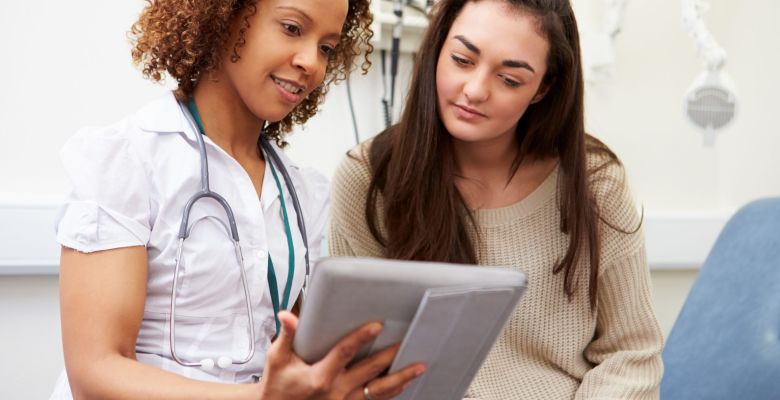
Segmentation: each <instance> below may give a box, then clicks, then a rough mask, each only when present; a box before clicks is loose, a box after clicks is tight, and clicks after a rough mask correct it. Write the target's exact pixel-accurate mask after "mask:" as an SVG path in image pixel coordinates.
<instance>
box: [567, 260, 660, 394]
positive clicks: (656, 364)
mask: <svg viewBox="0 0 780 400" xmlns="http://www.w3.org/2000/svg"><path fill="white" fill-rule="evenodd" d="M649 281H650V277H649V272H648V270H647V261H646V257H645V251H644V247H643V248H642V249H641V250H640V251H638V252H635V253H633V254H630V255H628V256H626V257H624V258H623V259H621V260H619V261H618V262H617V263H616V264H615V265H611V266H608V268H607V269H606V271H605V272H604V273H603V274H602V275H601V277H600V279H599V295H598V311H597V312H598V317H597V328H596V336H595V337H594V340H593V341H592V342H591V343H590V344H589V345H588V347H587V348H586V349H585V352H584V355H585V358H586V359H587V360H588V361H590V362H591V363H593V364H596V366H595V367H594V368H593V369H591V370H590V371H589V372H588V373H586V374H585V376H584V377H583V379H582V383H581V385H580V387H579V390H578V391H577V394H576V396H575V399H657V398H658V396H659V394H658V385H659V383H660V380H661V375H662V374H663V364H662V363H661V350H662V348H663V336H662V333H661V330H660V328H659V326H658V322H657V321H656V319H655V314H654V312H653V308H652V299H651V294H650V284H649Z"/></svg>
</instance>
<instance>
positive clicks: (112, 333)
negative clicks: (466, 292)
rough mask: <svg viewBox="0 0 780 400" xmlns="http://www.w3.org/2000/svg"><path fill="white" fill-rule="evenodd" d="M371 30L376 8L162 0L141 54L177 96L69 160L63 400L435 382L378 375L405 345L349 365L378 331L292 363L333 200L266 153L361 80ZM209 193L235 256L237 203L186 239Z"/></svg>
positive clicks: (320, 183) (390, 388)
mask: <svg viewBox="0 0 780 400" xmlns="http://www.w3.org/2000/svg"><path fill="white" fill-rule="evenodd" d="M370 23H371V15H370V12H369V5H368V0H259V1H253V0H246V1H242V0H218V1H217V0H151V1H149V4H148V6H147V7H146V9H145V10H144V11H143V13H142V14H141V16H140V18H139V20H138V21H137V22H136V24H135V25H134V26H133V30H132V36H133V39H134V48H133V58H134V60H135V61H136V62H137V63H139V64H140V65H141V66H142V68H143V72H144V75H146V76H147V77H150V78H152V79H153V80H155V81H158V80H160V79H161V78H162V77H163V75H165V74H167V75H169V76H170V77H172V78H173V79H174V80H175V81H176V82H177V83H178V87H177V89H176V90H175V92H174V93H169V94H167V95H166V96H164V97H163V98H161V99H158V100H156V101H154V102H152V103H151V104H149V105H147V106H146V107H144V108H142V109H141V110H139V111H137V112H135V113H134V114H132V115H130V116H129V117H128V118H126V119H124V120H122V121H121V122H119V123H116V124H114V125H112V126H109V127H105V128H97V129H85V130H83V131H81V132H79V133H78V134H77V135H75V136H74V137H73V138H72V139H71V140H70V141H69V142H68V144H67V145H66V146H65V148H64V150H63V152H62V157H63V162H64V164H65V169H66V171H67V173H68V174H69V176H70V178H71V181H72V183H73V191H72V193H71V195H70V197H69V199H68V201H67V203H66V205H65V207H64V208H63V211H62V216H61V219H60V221H59V225H58V233H57V240H58V241H59V242H60V243H61V244H62V246H63V249H62V258H61V275H60V285H61V312H62V335H63V347H64V352H65V364H66V370H67V380H65V379H61V381H60V384H59V386H58V388H57V391H56V392H55V395H54V396H53V397H54V398H69V397H71V395H73V397H76V398H100V399H103V398H108V399H117V398H145V399H199V398H203V399H205V398H209V399H265V400H269V399H331V400H335V399H351V400H355V399H358V400H359V399H363V398H364V397H365V396H366V393H368V395H369V396H373V398H375V399H383V400H384V399H389V398H391V397H393V396H395V395H397V394H399V393H400V392H401V390H402V388H403V386H404V384H406V383H407V382H408V381H409V380H410V379H411V378H413V377H414V376H415V375H417V374H419V373H421V369H420V368H421V366H419V365H418V366H412V367H409V368H407V369H405V370H402V371H399V372H398V373H395V374H392V375H388V376H386V377H377V376H378V375H379V374H380V373H381V372H382V371H383V370H385V369H386V368H387V367H388V366H389V364H390V362H392V360H393V357H394V353H395V351H396V348H389V349H387V350H386V351H384V352H380V353H377V355H375V356H373V357H371V358H368V359H366V360H364V361H361V362H359V363H357V364H354V365H351V366H349V368H347V367H346V365H347V363H348V362H349V361H350V359H351V358H352V356H353V355H354V354H355V353H356V352H357V350H358V349H359V348H360V347H361V346H362V345H363V344H366V343H368V342H370V341H371V340H372V339H373V338H375V337H376V335H377V334H378V331H379V329H380V328H381V327H380V325H379V324H377V323H372V324H367V325H366V326H364V327H362V328H361V329H358V330H357V331H356V332H354V333H353V334H351V335H350V336H348V337H346V338H345V339H343V340H342V342H340V343H339V344H338V345H337V346H336V347H335V348H334V349H333V350H332V351H331V352H330V353H329V354H328V355H327V356H326V357H325V358H324V359H323V360H322V361H321V362H319V363H316V364H314V365H308V364H306V363H304V362H303V361H302V360H301V359H299V358H298V357H296V355H295V354H294V353H293V352H292V345H291V344H292V338H293V334H294V331H295V327H296V323H297V320H296V319H295V317H294V316H293V315H292V314H290V313H286V312H284V311H280V309H281V310H284V309H285V308H286V307H287V306H288V305H292V304H293V303H294V302H295V299H296V297H298V293H299V292H300V291H301V287H302V284H303V277H304V274H305V272H306V267H305V253H306V252H307V251H308V253H309V254H310V255H311V257H312V259H314V258H316V256H317V255H318V254H319V252H320V250H319V247H320V242H321V240H320V239H321V237H322V234H323V230H324V226H325V215H326V214H327V211H326V210H327V204H328V201H327V197H328V196H327V194H328V193H327V184H326V183H325V182H324V180H323V179H322V178H321V177H319V176H313V175H312V174H309V173H307V172H306V171H303V170H300V169H298V168H297V167H295V165H294V164H292V162H291V161H290V160H288V159H287V158H286V157H285V156H284V155H283V154H280V155H279V157H280V160H279V161H276V162H271V161H270V160H271V158H273V156H272V155H270V156H269V154H272V153H270V152H271V151H272V150H274V149H276V151H279V149H278V146H277V144H278V145H282V144H283V142H284V134H285V133H286V132H287V131H289V130H290V128H291V126H292V124H299V123H303V122H305V121H306V120H307V119H308V118H309V117H311V116H312V115H313V114H314V113H315V112H316V111H317V105H318V104H319V102H320V101H321V100H322V96H323V95H324V93H325V92H326V90H327V87H328V84H329V83H331V82H332V81H333V80H336V79H342V78H344V76H345V74H346V73H348V72H349V70H350V69H352V66H353V61H354V60H355V59H356V57H357V56H358V55H359V54H360V50H361V49H362V48H363V47H364V46H365V45H366V44H367V43H366V42H367V40H368V38H369V37H370V35H371V32H370V30H369V29H368V26H369V24H370ZM117 95H121V94H117ZM266 125H267V126H266ZM264 126H266V127H265V128H264ZM261 141H262V142H261ZM274 142H275V144H273V143H274ZM261 144H262V146H261ZM265 144H268V145H269V146H271V147H270V149H269V147H268V146H266V145H265ZM200 152H205V154H206V155H207V160H208V168H207V169H206V171H208V172H207V174H205V173H204V174H201V169H200V168H201V165H202V157H203V155H202V153H200ZM279 152H280V151H279ZM199 155H200V157H199ZM269 157H270V158H269ZM274 164H275V165H274ZM283 166H284V167H285V169H287V170H289V175H290V178H291V179H290V178H286V177H284V176H283V175H282V174H281V169H282V167H283ZM205 177H208V178H209V179H206V178H205ZM287 179H290V181H288V180H287ZM206 182H210V186H211V189H212V190H213V191H214V192H216V193H218V194H220V195H221V196H222V198H224V199H225V200H226V201H227V203H229V204H230V206H231V207H232V214H233V215H234V217H235V219H234V221H235V228H236V229H237V232H238V236H239V237H240V240H239V241H238V244H237V245H236V246H235V247H234V243H233V242H232V241H231V232H229V229H228V226H230V225H232V224H230V223H228V222H227V218H226V214H227V212H226V210H225V208H223V205H221V204H220V203H219V202H218V201H217V200H215V199H213V198H207V197H203V198H201V199H200V200H199V201H198V202H196V203H195V204H194V205H193V206H192V208H191V209H190V212H189V213H188V214H189V219H188V221H189V224H188V225H187V229H186V230H185V231H186V232H187V233H188V235H189V236H188V238H187V240H186V241H184V242H181V241H180V240H179V224H180V221H182V218H184V216H183V214H184V210H185V205H186V204H187V202H188V199H190V198H191V196H193V195H195V194H196V193H198V192H199V191H200V190H201V189H202V188H203V187H205V186H206ZM285 182H286V183H289V184H292V185H293V186H294V187H295V189H296V192H297V193H298V197H299V198H300V204H301V207H300V208H298V207H293V205H292V204H293V202H292V201H291V192H290V190H287V186H286V185H285ZM285 204H286V206H285ZM299 212H300V213H301V214H302V215H301V216H302V218H303V220H304V221H305V222H306V226H307V227H308V234H309V236H308V243H309V246H308V249H306V248H305V247H304V246H303V240H304V238H303V237H302V235H304V234H306V233H305V231H304V230H302V229H297V226H296V224H295V221H296V220H297V216H298V215H297V214H298V213H299ZM290 221H292V224H290V223H289V222H290ZM290 225H292V227H293V228H292V229H291V228H290ZM233 238H234V239H235V238H236V236H235V235H233ZM177 249H179V250H177ZM239 250H240V252H239ZM240 254H243V256H241V255H240ZM274 264H275V267H274ZM179 266H180V267H181V271H180V273H179V274H178V275H177V274H176V272H175V271H179ZM244 274H245V277H243V276H242V275H244ZM175 276H178V279H177V278H175ZM277 281H278V282H279V283H278V293H276V292H274V288H275V287H277V286H276V285H273V282H277ZM242 282H243V285H242ZM175 285H178V287H177V286H175ZM172 293H174V294H175V296H172ZM172 298H175V301H174V300H172ZM172 304H173V305H175V306H176V311H177V313H176V318H175V319H174V318H172V314H173V312H172V310H173V306H172ZM279 304H281V306H280V305H279ZM250 309H251V310H252V311H250ZM169 310H171V311H169ZM252 329H253V330H254V334H252V333H251V332H252ZM277 334H278V335H279V337H278V339H277V340H276V341H275V342H274V343H273V344H271V340H272V338H273V337H274V336H275V335H277ZM174 348H175V349H174ZM253 350H254V351H253ZM415 367H416V368H415ZM258 378H259V382H257V380H258ZM71 391H72V394H71Z"/></svg>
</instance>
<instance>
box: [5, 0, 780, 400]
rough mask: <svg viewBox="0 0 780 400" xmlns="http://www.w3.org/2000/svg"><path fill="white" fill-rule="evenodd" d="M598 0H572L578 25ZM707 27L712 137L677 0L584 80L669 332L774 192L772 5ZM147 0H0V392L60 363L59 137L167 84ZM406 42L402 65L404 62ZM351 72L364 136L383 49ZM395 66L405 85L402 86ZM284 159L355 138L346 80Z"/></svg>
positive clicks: (376, 114) (11, 395)
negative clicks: (706, 130)
mask: <svg viewBox="0 0 780 400" xmlns="http://www.w3.org/2000/svg"><path fill="white" fill-rule="evenodd" d="M604 3H606V2H605V1H602V0H576V1H575V8H576V9H577V12H578V15H579V19H580V25H581V30H582V31H595V30H598V29H599V27H600V23H601V17H602V16H603V11H604ZM709 3H710V5H711V10H710V11H709V12H708V13H706V14H705V21H706V22H707V24H708V27H709V29H710V31H711V32H712V33H713V35H714V37H715V38H716V39H717V40H718V42H719V43H720V45H722V46H723V47H724V48H725V49H726V51H727V53H728V61H727V64H726V67H725V71H726V72H727V73H729V74H730V75H731V76H732V78H733V80H734V82H735V83H736V93H737V99H738V101H739V109H738V112H737V116H736V118H735V120H734V122H733V123H732V124H731V125H730V126H728V127H727V128H726V129H725V130H724V131H723V132H721V134H720V135H719V136H718V137H717V140H716V143H715V147H714V148H705V147H703V146H702V144H701V135H700V132H699V131H698V130H697V129H696V128H695V127H694V126H693V125H691V124H690V123H689V122H688V121H687V120H686V119H685V116H684V115H683V112H682V97H683V95H684V94H685V92H686V90H687V88H688V87H689V85H690V84H691V83H692V82H693V80H694V78H695V77H696V76H697V75H698V74H699V73H700V72H701V71H702V70H703V67H702V62H701V60H700V59H699V58H698V57H697V54H696V50H695V45H694V42H693V41H692V39H690V38H689V37H688V36H687V34H686V32H685V31H684V29H683V27H682V23H681V17H680V3H679V2H678V1H672V0H633V1H630V2H629V3H628V6H627V9H626V14H625V18H624V21H623V29H622V32H621V33H620V35H619V36H618V37H617V40H616V42H615V56H616V60H615V63H614V64H613V65H611V66H610V67H609V71H611V73H610V77H609V78H607V79H603V80H599V81H595V82H589V83H588V87H587V104H586V107H587V126H588V129H589V131H590V132H591V133H593V134H594V135H596V136H598V137H599V138H601V139H603V140H604V141H605V142H606V143H607V144H609V145H610V146H611V147H612V148H613V149H614V150H615V151H616V152H617V153H618V155H619V156H620V157H621V158H622V159H623V161H624V163H625V165H626V168H627V171H628V174H629V177H630V180H631V185H632V188H633V190H634V194H635V197H636V199H637V201H638V202H639V203H641V204H643V205H644V207H645V231H646V235H647V242H648V255H649V261H650V264H651V274H652V278H653V284H654V295H655V303H656V309H657V312H658V316H659V319H660V321H661V324H662V327H663V329H664V332H667V333H668V331H669V329H670V328H671V325H672V324H673V322H674V319H675V317H676V315H677V313H678V311H679V309H680V307H681V305H682V303H683V301H684V300H685V296H686V295H687V293H688V290H689V289H690V286H691V284H692V282H693V280H694V279H695V277H696V275H697V269H698V268H699V266H700V264H701V262H702V261H703V260H704V257H705V256H706V253H707V251H708V250H709V247H710V246H711V244H712V241H713V240H714V238H715V237H716V235H717V233H718V231H719V230H720V228H721V227H722V225H723V223H724V222H725V220H726V219H727V218H728V216H730V215H731V213H733V211H734V210H735V209H736V208H738V207H739V206H741V205H743V204H745V203H746V202H748V201H750V200H753V199H756V198H760V197H767V196H777V195H778V194H780V157H778V155H777V154H778V150H779V149H780V120H778V117H777V116H778V94H779V93H780V79H778V76H777V71H780V51H778V50H780V49H778V44H777V40H778V39H780V28H779V27H778V24H777V23H776V21H775V19H776V18H777V17H776V16H777V15H780V2H777V1H775V0H752V1H734V0H730V1H729V0H710V1H709ZM142 6H143V2H142V1H140V0H130V1H105V0H102V1H98V0H82V1H79V2H66V1H53V0H43V1H37V2H27V1H10V0H4V1H2V2H0V57H1V58H0V60H2V63H0V71H2V73H1V74H0V81H1V82H2V84H1V85H0V137H1V138H2V141H3V145H2V146H0V182H2V186H0V356H2V359H3V362H2V363H0V398H2V399H40V398H47V397H48V395H49V393H50V390H51V388H52V386H53V385H54V382H55V379H56V378H57V376H58V374H59V373H60V371H61V369H62V366H63V361H62V350H61V343H60V325H59V305H58V292H57V291H58V289H57V275H56V265H57V255H58V247H57V245H56V244H55V243H54V234H53V230H54V221H53V218H54V215H55V210H56V207H57V204H58V203H59V202H60V201H61V199H62V197H63V194H64V192H65V191H66V190H67V182H66V181H65V176H64V174H63V172H62V171H61V167H60V161H59V157H58V152H59V149H60V148H61V147H62V145H63V143H64V142H65V140H66V139H67V138H68V137H69V136H70V135H72V134H73V133H74V132H75V131H76V130H77V129H78V128H79V127H82V126H85V125H105V124H109V123H112V122H114V121H117V120H118V119H120V118H122V117H123V116H125V115H126V114H128V113H130V112H132V111H133V110H135V109H136V108H137V107H139V106H141V105H143V104H144V103H146V102H147V101H149V100H151V99H153V98H155V97H157V96H159V95H160V94H161V93H162V92H163V90H164V89H163V88H161V87H158V86H155V85H152V84H151V83H148V82H147V81H145V80H143V79H142V78H141V74H140V73H139V72H138V71H137V70H136V69H134V67H132V66H131V63H130V56H129V45H128V44H127V40H126V37H125V32H126V31H127V30H128V28H129V27H130V24H131V23H132V22H133V21H134V19H135V17H136V16H137V14H138V12H139V11H140V9H141V8H142ZM409 59H410V56H409V55H408V54H405V55H403V59H402V64H401V75H402V76H404V75H407V74H408V72H409ZM373 60H374V68H372V70H371V72H370V73H369V75H368V76H359V75H357V74H356V75H353V79H352V83H353V96H354V103H355V107H356V113H357V123H358V126H359V128H360V134H361V139H367V138H369V137H370V136H372V135H374V134H375V133H376V132H378V131H379V130H380V129H381V128H382V115H381V108H380V102H379V96H380V95H381V93H382V86H381V81H380V79H379V61H378V58H377V57H374V58H373ZM406 85H407V79H405V78H402V79H401V80H400V82H399V85H398V88H397V90H398V92H397V93H398V94H399V95H403V93H404V92H405V88H406ZM290 142H291V145H292V146H291V148H290V150H289V152H290V154H291V156H292V157H293V158H294V159H295V160H297V161H298V162H299V163H300V164H302V165H307V166H313V167H315V168H317V169H319V170H320V171H322V172H323V173H325V174H327V175H331V174H332V173H333V171H334V170H335V168H336V166H337V165H338V163H339V161H340V160H341V158H342V157H343V155H344V153H345V151H346V150H347V149H349V148H350V147H352V146H353V145H354V136H353V130H352V124H351V119H350V116H349V109H348V105H347V95H346V90H345V86H344V85H340V86H336V87H334V88H332V90H331V92H330V94H329V97H328V99H327V101H326V102H325V104H324V105H323V109H322V112H321V113H320V114H319V115H318V116H316V117H315V118H314V119H312V120H311V121H310V123H309V125H308V127H307V129H306V130H305V131H298V132H296V133H295V134H294V135H292V136H291V137H290Z"/></svg>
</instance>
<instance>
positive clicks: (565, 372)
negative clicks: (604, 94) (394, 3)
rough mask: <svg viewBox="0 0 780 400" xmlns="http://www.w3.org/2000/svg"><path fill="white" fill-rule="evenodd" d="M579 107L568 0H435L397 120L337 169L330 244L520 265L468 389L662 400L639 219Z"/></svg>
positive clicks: (364, 251) (339, 248) (616, 166)
mask: <svg viewBox="0 0 780 400" xmlns="http://www.w3.org/2000/svg"><path fill="white" fill-rule="evenodd" d="M583 109H584V106H583V79H582V67H581V55H580V48H579V36H578V32H577V23H576V21H575V18H574V14H573V12H572V9H571V5H570V4H569V1H568V0H472V1H468V0H442V1H440V2H438V3H437V5H436V7H435V10H434V13H433V17H432V20H431V24H430V27H429V29H428V31H427V34H426V35H425V37H424V39H423V42H422V45H421V47H420V52H419V53H418V58H417V62H416V67H415V71H414V76H413V80H412V85H411V90H410V92H409V95H408V97H407V103H406V107H405V109H404V111H403V114H402V117H401V120H400V122H399V123H398V124H396V125H394V126H392V127H391V128H389V129H388V130H386V131H384V132H382V133H381V134H379V135H378V136H377V137H376V138H375V139H373V140H372V141H369V142H366V143H364V144H362V145H361V146H360V147H358V148H357V149H355V150H353V151H352V152H350V153H349V154H348V157H347V158H346V159H345V160H344V161H343V163H342V164H341V166H340V168H339V170H338V172H337V174H336V177H335V180H334V185H333V199H332V201H333V208H332V222H331V230H330V238H329V243H330V250H331V253H332V254H334V255H355V256H376V257H389V258H396V259H405V260H427V261H446V262H456V263H469V264H484V265H504V266H506V267H507V268H512V269H518V270H521V271H525V272H526V273H527V274H528V276H529V290H528V293H527V294H526V296H525V298H524V299H523V301H522V302H521V304H520V306H519V307H518V309H517V310H516V311H515V313H514V314H513V316H512V317H511V320H510V322H509V323H508V324H507V326H506V327H505V329H504V331H503V333H502V335H501V336H500V337H499V339H498V341H497V343H496V344H495V346H494V348H493V350H492V352H491V353H490V355H489V356H488V358H487V360H486V361H485V363H484V365H483V366H482V369H481V370H480V372H479V374H478V375H477V376H476V378H475V380H474V381H473V384H472V386H471V388H470V390H469V395H470V396H471V397H477V398H482V399H520V398H528V399H563V398H578V399H580V398H581V399H649V398H657V397H658V384H659V380H660V378H661V374H662V371H663V366H662V363H661V358H660V353H661V348H662V335H661V331H660V329H659V327H658V323H657V321H656V318H655V315H654V311H653V307H652V301H651V296H650V280H649V273H648V268H647V263H646V257H645V246H644V239H643V236H642V233H641V231H640V225H641V217H640V216H639V215H638V213H637V211H636V208H635V205H634V203H633V201H632V199H631V196H630V193H629V190H628V188H627V184H626V178H625V173H624V170H623V167H622V166H621V163H620V161H619V160H618V158H617V157H616V156H615V155H614V154H613V153H612V152H611V151H610V150H609V149H608V148H607V147H606V146H605V145H604V144H603V143H601V142H600V141H598V140H597V139H595V138H594V137H592V136H589V135H588V134H586V133H585V128H584V122H583V120H584V116H583V114H584V111H583ZM355 193H357V194H358V195H356V194H355Z"/></svg>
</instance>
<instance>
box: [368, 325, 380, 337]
mask: <svg viewBox="0 0 780 400" xmlns="http://www.w3.org/2000/svg"><path fill="white" fill-rule="evenodd" d="M381 331H382V325H381V324H372V325H371V327H370V328H368V333H370V334H371V335H373V336H376V335H378V334H379V332H381Z"/></svg>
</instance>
